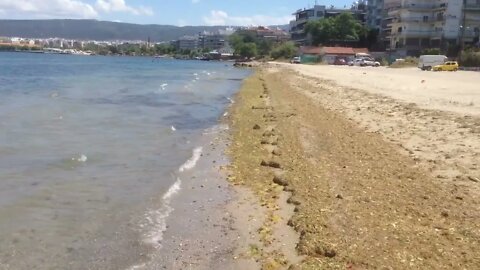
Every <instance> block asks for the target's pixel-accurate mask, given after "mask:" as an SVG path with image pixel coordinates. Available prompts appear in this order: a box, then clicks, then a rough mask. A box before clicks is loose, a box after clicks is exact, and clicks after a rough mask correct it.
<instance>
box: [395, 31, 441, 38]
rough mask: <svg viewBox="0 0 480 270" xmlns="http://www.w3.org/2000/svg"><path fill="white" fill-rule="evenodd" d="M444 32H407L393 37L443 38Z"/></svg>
mask: <svg viewBox="0 0 480 270" xmlns="http://www.w3.org/2000/svg"><path fill="white" fill-rule="evenodd" d="M442 35H443V32H439V31H433V30H405V31H402V32H395V33H392V34H391V36H392V37H398V36H403V37H408V38H411V37H423V38H439V37H442Z"/></svg>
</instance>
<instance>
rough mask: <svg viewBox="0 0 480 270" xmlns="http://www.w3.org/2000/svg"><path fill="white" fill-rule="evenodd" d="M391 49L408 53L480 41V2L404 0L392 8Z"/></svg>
mask: <svg viewBox="0 0 480 270" xmlns="http://www.w3.org/2000/svg"><path fill="white" fill-rule="evenodd" d="M386 20H387V21H388V27H387V29H388V30H387V31H388V32H387V36H386V37H387V40H388V48H389V49H390V50H395V51H397V52H398V53H401V54H405V55H415V54H419V53H420V52H421V51H422V49H425V48H443V49H446V48H448V47H451V46H457V45H462V44H464V43H465V42H468V43H471V42H475V40H476V41H477V42H478V36H479V34H480V1H477V0H401V1H396V2H394V3H393V4H391V5H390V6H389V8H388V16H387V18H386Z"/></svg>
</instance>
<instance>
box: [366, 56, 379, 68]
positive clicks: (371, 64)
mask: <svg viewBox="0 0 480 270" xmlns="http://www.w3.org/2000/svg"><path fill="white" fill-rule="evenodd" d="M363 63H364V64H365V66H368V67H379V66H380V62H377V61H375V59H372V58H363Z"/></svg>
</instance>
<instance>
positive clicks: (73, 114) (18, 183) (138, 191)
mask: <svg viewBox="0 0 480 270" xmlns="http://www.w3.org/2000/svg"><path fill="white" fill-rule="evenodd" d="M248 74H249V71H246V70H238V69H234V68H232V67H231V65H229V64H225V63H214V62H197V61H177V60H153V59H151V58H134V57H128V58H127V57H100V56H92V57H90V56H70V55H43V54H22V53H0V269H115V268H116V267H117V266H118V265H122V262H123V261H125V262H126V264H127V263H131V262H133V261H135V258H131V260H130V259H129V256H131V254H133V253H135V254H139V252H138V250H142V249H144V248H145V247H143V246H142V245H141V244H139V243H141V242H142V241H144V242H145V241H146V242H148V241H151V242H152V243H161V233H162V230H164V229H165V228H166V226H165V224H164V222H165V221H164V220H163V219H166V218H168V215H175V212H174V211H173V212H172V211H171V210H172V209H171V207H169V206H168V205H167V204H168V203H169V199H170V196H172V194H174V193H175V192H178V191H179V189H180V187H179V186H178V181H177V178H178V176H177V174H178V172H179V168H180V171H181V170H187V169H192V168H193V167H194V165H195V161H196V160H197V159H198V157H199V155H200V154H201V148H200V147H201V145H198V143H197V142H198V139H199V136H200V135H201V134H202V132H204V131H205V130H206V129H209V128H212V127H214V126H215V125H217V123H218V119H219V118H220V117H221V115H222V114H223V113H224V111H225V108H226V107H227V106H228V104H230V97H231V96H232V95H233V94H234V93H235V91H236V90H237V89H238V88H239V87H240V84H241V80H242V79H243V78H245V77H246V76H247V75H248ZM180 192H181V191H180ZM158 198H163V199H164V200H163V201H162V202H161V203H160V204H158ZM152 209H154V211H152ZM149 215H152V216H149ZM154 215H156V216H154ZM133 250H135V251H136V252H133ZM145 252H149V251H148V250H145ZM140 253H141V252H140ZM114 265H116V266H115V267H114Z"/></svg>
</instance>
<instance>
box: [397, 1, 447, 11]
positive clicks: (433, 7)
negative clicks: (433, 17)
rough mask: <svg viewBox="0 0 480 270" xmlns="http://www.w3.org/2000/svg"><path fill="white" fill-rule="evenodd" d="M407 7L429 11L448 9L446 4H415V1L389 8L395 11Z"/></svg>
mask: <svg viewBox="0 0 480 270" xmlns="http://www.w3.org/2000/svg"><path fill="white" fill-rule="evenodd" d="M402 9H407V10H411V11H428V12H431V11H432V10H442V9H447V5H446V4H413V3H405V4H399V5H396V6H393V7H391V8H389V12H395V11H398V10H402Z"/></svg>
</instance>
